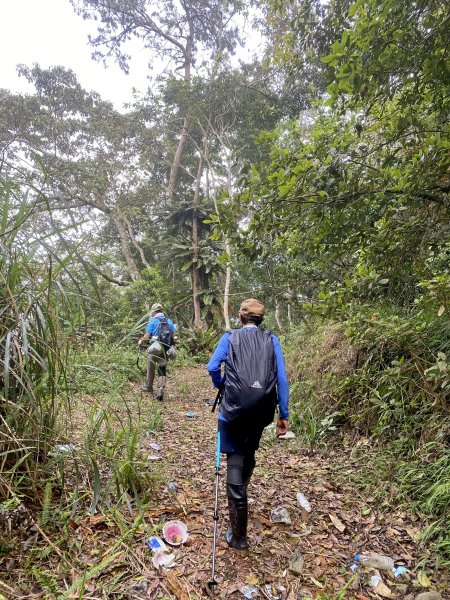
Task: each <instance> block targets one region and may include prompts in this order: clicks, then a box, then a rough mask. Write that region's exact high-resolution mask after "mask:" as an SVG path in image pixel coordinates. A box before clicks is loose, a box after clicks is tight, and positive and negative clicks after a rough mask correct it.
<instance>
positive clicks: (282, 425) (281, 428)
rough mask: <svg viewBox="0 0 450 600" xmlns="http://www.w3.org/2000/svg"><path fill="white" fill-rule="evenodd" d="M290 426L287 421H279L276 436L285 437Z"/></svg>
mask: <svg viewBox="0 0 450 600" xmlns="http://www.w3.org/2000/svg"><path fill="white" fill-rule="evenodd" d="M288 427H289V424H288V421H287V419H278V421H277V427H276V430H275V434H276V436H277V437H280V435H284V434H285V433H286V432H287V430H288Z"/></svg>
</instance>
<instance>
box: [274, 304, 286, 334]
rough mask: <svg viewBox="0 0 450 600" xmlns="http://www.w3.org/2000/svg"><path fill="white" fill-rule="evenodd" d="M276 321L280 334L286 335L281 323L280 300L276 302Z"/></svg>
mask: <svg viewBox="0 0 450 600" xmlns="http://www.w3.org/2000/svg"><path fill="white" fill-rule="evenodd" d="M275 321H276V322H277V325H278V329H279V330H280V333H284V327H283V323H282V322H281V318H280V303H279V302H278V300H277V301H276V302H275Z"/></svg>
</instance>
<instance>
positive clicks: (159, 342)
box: [138, 303, 175, 400]
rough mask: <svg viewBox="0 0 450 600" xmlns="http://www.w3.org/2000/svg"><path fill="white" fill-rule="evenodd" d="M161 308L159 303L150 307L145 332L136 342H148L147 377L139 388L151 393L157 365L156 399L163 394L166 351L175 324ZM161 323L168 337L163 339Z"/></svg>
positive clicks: (171, 340) (161, 397) (159, 398)
mask: <svg viewBox="0 0 450 600" xmlns="http://www.w3.org/2000/svg"><path fill="white" fill-rule="evenodd" d="M163 310H164V309H163V307H162V305H161V304H158V303H156V304H153V306H152V307H151V309H150V319H149V321H148V323H147V327H146V329H145V333H144V335H143V336H142V337H141V339H140V340H139V342H138V344H139V345H141V344H143V343H144V342H147V340H148V342H150V345H149V347H148V362H147V378H146V381H145V385H143V386H142V388H141V390H142V391H143V392H147V393H149V394H153V381H154V379H155V371H156V367H158V381H157V391H156V399H157V400H162V399H163V396H164V389H165V387H166V375H167V373H166V368H167V353H168V349H169V347H170V346H171V345H172V344H173V335H174V333H175V325H174V324H173V323H172V321H171V319H167V318H166V316H165V315H164V312H163ZM162 323H163V324H164V325H163V326H164V327H165V328H166V330H167V332H166V333H165V335H166V337H167V336H168V339H163V336H162V334H161V324H162ZM169 338H170V339H169ZM152 340H153V341H152Z"/></svg>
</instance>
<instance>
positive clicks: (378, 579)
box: [370, 575, 383, 588]
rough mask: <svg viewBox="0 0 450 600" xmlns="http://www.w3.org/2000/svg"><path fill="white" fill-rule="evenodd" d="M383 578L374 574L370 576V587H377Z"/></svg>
mask: <svg viewBox="0 0 450 600" xmlns="http://www.w3.org/2000/svg"><path fill="white" fill-rule="evenodd" d="M382 581H383V580H382V579H381V577H380V576H379V575H372V576H371V578H370V587H373V588H376V587H377V585H378V584H379V583H381V582H382Z"/></svg>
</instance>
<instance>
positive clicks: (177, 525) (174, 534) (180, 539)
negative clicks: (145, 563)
mask: <svg viewBox="0 0 450 600" xmlns="http://www.w3.org/2000/svg"><path fill="white" fill-rule="evenodd" d="M163 536H164V539H165V540H166V542H167V543H168V544H170V545H171V546H181V544H184V542H185V541H186V540H187V539H188V537H189V534H188V530H187V527H186V525H185V524H184V523H183V522H182V521H167V523H166V524H165V525H164V527H163Z"/></svg>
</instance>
